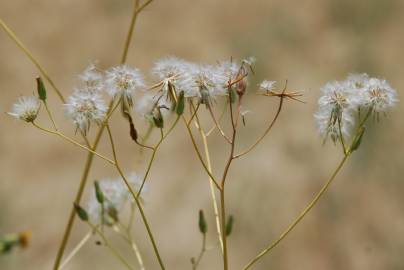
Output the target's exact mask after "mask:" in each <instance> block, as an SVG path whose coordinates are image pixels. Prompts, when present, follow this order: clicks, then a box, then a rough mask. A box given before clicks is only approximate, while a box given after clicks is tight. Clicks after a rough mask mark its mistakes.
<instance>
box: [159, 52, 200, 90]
mask: <svg viewBox="0 0 404 270" xmlns="http://www.w3.org/2000/svg"><path fill="white" fill-rule="evenodd" d="M192 69H193V64H192V63H190V62H187V61H185V60H182V59H179V58H176V57H167V58H163V59H161V60H159V61H157V62H156V63H155V64H154V67H153V69H152V74H153V75H154V76H156V77H157V79H158V80H159V81H161V82H162V83H163V85H162V90H163V93H164V94H166V95H167V94H168V90H169V89H168V85H169V84H171V85H173V86H174V87H175V90H176V92H177V94H179V93H180V92H181V91H183V92H184V95H185V97H189V96H190V95H192V94H191V93H190V91H191V89H192V87H193V79H192V76H191V70H192Z"/></svg>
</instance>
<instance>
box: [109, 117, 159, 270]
mask: <svg viewBox="0 0 404 270" xmlns="http://www.w3.org/2000/svg"><path fill="white" fill-rule="evenodd" d="M106 128H107V132H108V137H109V140H110V143H111V147H112V153H113V157H114V161H115V167H116V169H117V171H118V173H119V175H120V176H121V177H122V179H123V181H124V182H125V184H126V186H127V188H128V190H129V192H130V193H131V194H132V197H133V199H134V200H135V202H136V205H137V207H138V208H139V212H140V215H141V217H142V221H143V223H144V225H145V227H146V230H147V234H148V236H149V238H150V241H151V243H152V246H153V250H154V253H155V255H156V257H157V260H158V262H159V264H160V267H161V269H162V270H164V269H165V267H164V263H163V260H162V259H161V256H160V253H159V251H158V248H157V245H156V241H155V240H154V237H153V233H152V231H151V229H150V225H149V223H148V221H147V218H146V215H145V213H144V211H143V207H142V205H141V203H140V201H139V198H138V196H137V194H136V193H135V192H134V191H133V189H132V187H131V185H130V183H129V181H128V180H127V178H126V177H125V175H124V173H123V171H122V169H121V167H120V165H119V162H118V158H117V154H116V148H115V143H114V139H113V136H112V132H111V129H110V127H109V125H108V123H106Z"/></svg>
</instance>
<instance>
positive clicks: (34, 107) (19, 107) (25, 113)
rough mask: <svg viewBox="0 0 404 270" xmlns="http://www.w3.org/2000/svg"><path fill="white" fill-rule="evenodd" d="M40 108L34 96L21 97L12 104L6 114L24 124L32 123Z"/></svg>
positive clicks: (39, 103) (38, 101)
mask: <svg viewBox="0 0 404 270" xmlns="http://www.w3.org/2000/svg"><path fill="white" fill-rule="evenodd" d="M40 107H41V102H40V100H39V99H38V98H37V97H35V96H22V97H19V98H18V99H17V102H16V103H14V104H13V107H12V109H11V112H9V113H8V114H9V115H11V116H14V117H15V118H17V119H20V120H23V121H25V122H28V123H29V122H33V121H34V120H35V119H36V117H37V116H38V113H39V109H40Z"/></svg>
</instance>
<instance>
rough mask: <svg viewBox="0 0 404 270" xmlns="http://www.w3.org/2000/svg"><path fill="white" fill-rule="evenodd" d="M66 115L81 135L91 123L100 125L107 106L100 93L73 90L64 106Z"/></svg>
mask: <svg viewBox="0 0 404 270" xmlns="http://www.w3.org/2000/svg"><path fill="white" fill-rule="evenodd" d="M65 109H66V114H67V116H68V117H69V118H70V119H71V120H72V121H73V123H74V124H75V125H76V127H77V129H79V130H80V131H81V132H82V133H83V134H86V133H87V132H88V130H89V129H90V125H91V123H97V124H99V123H101V122H102V121H103V120H104V118H105V115H106V112H107V106H106V105H105V102H104V99H103V98H102V96H101V93H99V92H94V91H86V90H75V91H74V92H73V94H72V95H71V96H69V98H68V99H67V103H66V104H65Z"/></svg>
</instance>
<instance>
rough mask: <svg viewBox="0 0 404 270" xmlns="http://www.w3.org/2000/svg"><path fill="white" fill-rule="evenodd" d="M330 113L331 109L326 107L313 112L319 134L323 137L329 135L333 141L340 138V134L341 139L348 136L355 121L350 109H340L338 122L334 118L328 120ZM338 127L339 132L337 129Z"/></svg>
mask: <svg viewBox="0 0 404 270" xmlns="http://www.w3.org/2000/svg"><path fill="white" fill-rule="evenodd" d="M332 114H333V112H332V109H330V108H327V107H323V108H321V109H320V110H319V111H317V113H315V114H314V117H315V119H316V122H317V127H318V131H319V133H320V135H321V136H322V137H323V138H324V139H326V138H327V137H330V138H331V139H332V141H333V142H334V143H336V142H337V141H338V140H339V139H340V137H341V136H340V135H342V136H343V139H346V138H349V137H350V136H351V131H352V128H353V125H354V123H355V121H354V118H353V115H352V113H351V111H349V110H344V111H342V114H341V123H340V124H339V123H338V120H337V119H334V120H333V121H331V120H330V119H331V116H332ZM340 127H341V132H340V130H339V128H340Z"/></svg>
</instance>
